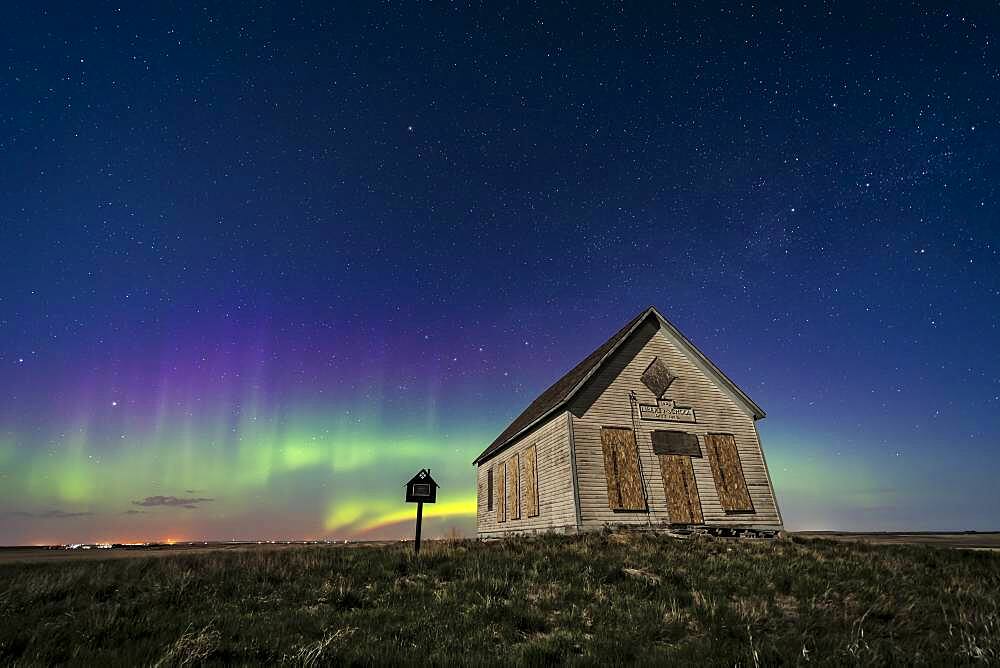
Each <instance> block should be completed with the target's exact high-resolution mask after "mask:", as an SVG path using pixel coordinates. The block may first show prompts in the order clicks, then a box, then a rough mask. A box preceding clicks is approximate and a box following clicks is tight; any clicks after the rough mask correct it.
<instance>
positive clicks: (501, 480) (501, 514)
mask: <svg viewBox="0 0 1000 668" xmlns="http://www.w3.org/2000/svg"><path fill="white" fill-rule="evenodd" d="M506 466H507V465H506V464H503V463H500V464H497V474H498V475H497V522H506V521H507V474H506V471H505V470H504V469H505V468H506Z"/></svg>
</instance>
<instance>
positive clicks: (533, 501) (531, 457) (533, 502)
mask: <svg viewBox="0 0 1000 668" xmlns="http://www.w3.org/2000/svg"><path fill="white" fill-rule="evenodd" d="M523 481H524V482H523V483H522V484H523V485H524V514H525V515H526V516H527V517H538V453H537V452H536V450H535V446H531V447H530V448H528V449H527V450H525V451H524V477H523Z"/></svg>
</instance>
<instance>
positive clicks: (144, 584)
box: [0, 533, 1000, 666]
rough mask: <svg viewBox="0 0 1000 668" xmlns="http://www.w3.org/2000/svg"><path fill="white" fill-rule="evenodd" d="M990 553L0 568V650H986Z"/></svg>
mask: <svg viewBox="0 0 1000 668" xmlns="http://www.w3.org/2000/svg"><path fill="white" fill-rule="evenodd" d="M998 606H1000V555H998V554H997V553H993V552H976V551H965V550H947V549H940V548H933V547H925V546H896V545H869V544H863V543H846V542H834V541H826V540H821V539H820V540H816V539H808V540H806V539H800V538H793V539H790V540H779V541H771V542H763V541H760V542H758V541H736V540H721V539H707V538H697V539H689V540H678V539H673V538H669V537H666V536H656V535H643V534H635V533H608V534H593V535H587V536H579V537H555V536H550V537H542V538H534V539H517V540H510V541H504V542H494V543H489V544H480V543H476V542H474V541H452V542H435V543H426V544H425V546H424V550H423V553H422V554H421V556H420V558H419V559H418V558H414V557H413V555H412V553H411V551H410V548H409V547H408V546H404V545H393V546H371V547H355V548H350V549H344V548H341V547H329V546H323V547H301V548H294V549H285V550H245V551H238V552H232V551H229V552H227V551H218V552H210V553H200V554H178V555H176V556H169V557H137V558H133V559H109V560H85V561H79V560H68V561H55V562H48V563H17V562H11V563H5V564H2V565H0V663H5V664H53V663H66V662H69V663H86V664H94V665H136V664H147V665H148V664H155V665H192V664H200V663H209V664H215V663H288V664H294V665H316V664H327V663H331V662H335V663H361V664H371V663H379V664H381V663H389V662H395V663H407V664H409V663H415V662H429V663H431V664H452V663H459V664H470V663H487V664H496V663H534V664H541V663H547V662H551V661H567V662H582V663H621V662H632V661H641V662H648V663H665V662H674V663H696V664H717V665H736V664H740V665H746V666H754V665H773V664H778V663H786V664H789V663H796V664H799V663H801V664H806V663H809V664H843V663H848V664H879V665H883V664H887V663H904V664H912V663H922V664H931V665H952V664H956V663H980V662H988V663H998V662H1000V609H998Z"/></svg>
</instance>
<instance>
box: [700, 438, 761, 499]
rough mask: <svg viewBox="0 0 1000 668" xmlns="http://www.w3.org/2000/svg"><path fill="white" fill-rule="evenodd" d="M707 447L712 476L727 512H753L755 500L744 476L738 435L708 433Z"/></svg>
mask: <svg viewBox="0 0 1000 668" xmlns="http://www.w3.org/2000/svg"><path fill="white" fill-rule="evenodd" d="M705 449H706V450H708V461H709V462H711V464H712V477H714V478H715V487H716V489H717V490H718V491H719V503H720V504H721V505H722V509H723V510H725V511H726V512H727V513H731V512H753V502H752V501H751V500H750V492H749V491H748V490H747V481H746V479H744V477H743V466H742V465H741V464H740V454H739V452H738V451H737V450H736V437H735V436H733V435H732V434H707V435H706V436H705Z"/></svg>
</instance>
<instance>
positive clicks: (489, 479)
mask: <svg viewBox="0 0 1000 668" xmlns="http://www.w3.org/2000/svg"><path fill="white" fill-rule="evenodd" d="M492 510H493V469H492V468H491V469H490V470H489V471H487V472H486V512H491V511H492Z"/></svg>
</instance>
